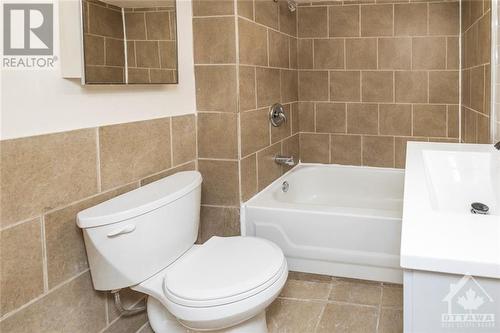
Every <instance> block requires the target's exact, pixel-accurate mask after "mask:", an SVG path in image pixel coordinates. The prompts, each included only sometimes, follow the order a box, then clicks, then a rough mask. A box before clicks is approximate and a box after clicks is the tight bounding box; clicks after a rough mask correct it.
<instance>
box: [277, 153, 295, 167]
mask: <svg viewBox="0 0 500 333" xmlns="http://www.w3.org/2000/svg"><path fill="white" fill-rule="evenodd" d="M274 161H275V162H276V163H278V164H281V165H287V166H294V165H295V161H294V159H293V156H282V155H276V156H274Z"/></svg>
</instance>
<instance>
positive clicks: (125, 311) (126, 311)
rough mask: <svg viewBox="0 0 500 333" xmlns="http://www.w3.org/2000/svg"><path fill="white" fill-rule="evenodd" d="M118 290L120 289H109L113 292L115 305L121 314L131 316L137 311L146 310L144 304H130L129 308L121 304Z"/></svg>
mask: <svg viewBox="0 0 500 333" xmlns="http://www.w3.org/2000/svg"><path fill="white" fill-rule="evenodd" d="M120 290H121V289H116V290H111V293H112V294H113V298H114V300H115V306H116V308H117V309H118V311H119V312H120V314H121V315H124V316H132V315H135V314H137V313H139V312H143V311H145V310H146V306H145V305H144V306H136V307H134V306H131V307H130V308H124V307H123V305H122V301H121V299H120Z"/></svg>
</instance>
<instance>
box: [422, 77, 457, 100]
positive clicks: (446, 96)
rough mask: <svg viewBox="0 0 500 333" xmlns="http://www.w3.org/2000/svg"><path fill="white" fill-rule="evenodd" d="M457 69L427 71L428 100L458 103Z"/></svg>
mask: <svg viewBox="0 0 500 333" xmlns="http://www.w3.org/2000/svg"><path fill="white" fill-rule="evenodd" d="M458 85H459V80H458V71H452V72H450V71H446V72H441V71H432V72H429V102H430V103H446V104H458Z"/></svg>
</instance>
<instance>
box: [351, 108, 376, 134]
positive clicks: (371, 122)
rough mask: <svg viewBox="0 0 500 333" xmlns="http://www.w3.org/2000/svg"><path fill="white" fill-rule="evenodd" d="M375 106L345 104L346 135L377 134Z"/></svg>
mask: <svg viewBox="0 0 500 333" xmlns="http://www.w3.org/2000/svg"><path fill="white" fill-rule="evenodd" d="M377 132H378V105H377V104H351V103H348V104H347V133H350V134H377Z"/></svg>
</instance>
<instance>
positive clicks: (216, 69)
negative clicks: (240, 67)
mask: <svg viewBox="0 0 500 333" xmlns="http://www.w3.org/2000/svg"><path fill="white" fill-rule="evenodd" d="M194 72H195V81H196V107H197V110H198V111H220V112H237V98H236V95H237V86H236V67H235V66H230V65H226V66H195V69H194Z"/></svg>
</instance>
